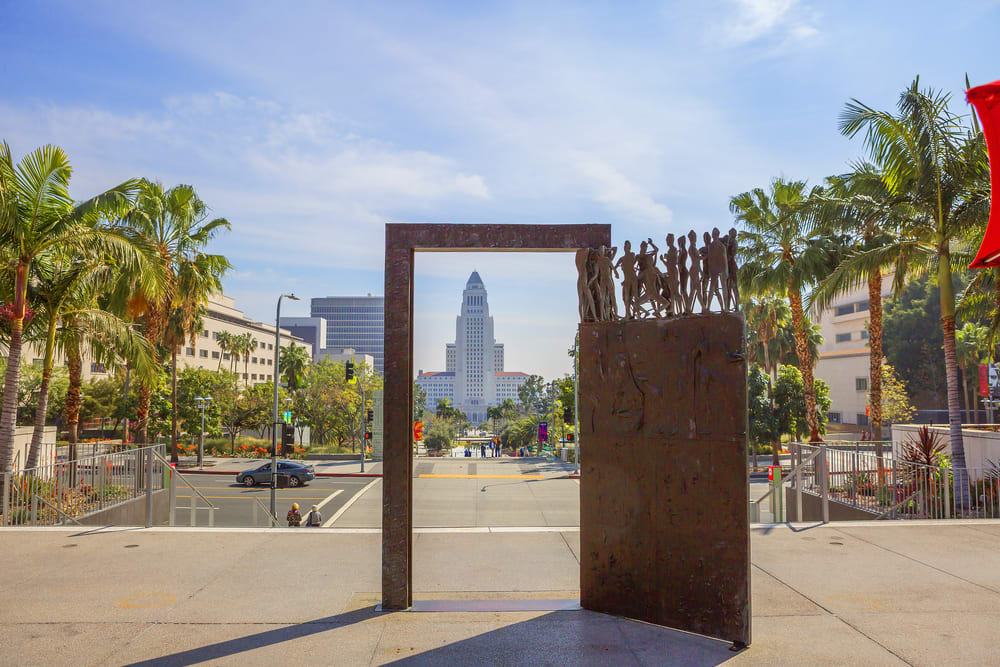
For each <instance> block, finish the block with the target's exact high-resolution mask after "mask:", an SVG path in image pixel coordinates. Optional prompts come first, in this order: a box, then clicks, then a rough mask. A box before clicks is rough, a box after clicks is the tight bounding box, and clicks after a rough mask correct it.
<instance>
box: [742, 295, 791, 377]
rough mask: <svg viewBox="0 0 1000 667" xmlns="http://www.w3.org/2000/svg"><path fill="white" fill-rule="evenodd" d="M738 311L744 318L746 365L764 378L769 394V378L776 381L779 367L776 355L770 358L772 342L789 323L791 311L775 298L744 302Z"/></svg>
mask: <svg viewBox="0 0 1000 667" xmlns="http://www.w3.org/2000/svg"><path fill="white" fill-rule="evenodd" d="M742 309H743V312H744V313H745V314H746V322H747V330H748V331H747V338H748V341H749V343H750V344H749V345H748V348H749V350H748V352H749V355H750V362H751V363H757V364H758V365H759V366H761V367H762V368H763V369H764V371H765V372H766V373H767V374H768V388H769V390H770V386H771V378H772V377H776V374H777V372H778V365H779V364H780V363H781V361H780V356H781V355H780V353H779V354H777V355H775V354H774V352H775V350H774V345H773V342H774V341H775V340H777V339H778V336H779V333H780V331H781V329H782V328H784V327H787V326H788V324H789V322H790V321H791V317H792V314H791V309H790V308H789V307H788V302H787V301H786V300H785V299H782V298H781V297H777V296H763V297H761V298H760V299H747V300H746V301H744V303H743V305H742Z"/></svg>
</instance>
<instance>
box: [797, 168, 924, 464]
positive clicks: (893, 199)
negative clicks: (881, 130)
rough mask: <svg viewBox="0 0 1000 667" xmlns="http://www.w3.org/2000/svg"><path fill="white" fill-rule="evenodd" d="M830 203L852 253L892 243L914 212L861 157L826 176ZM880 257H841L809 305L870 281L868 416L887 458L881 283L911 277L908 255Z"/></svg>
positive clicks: (831, 224)
mask: <svg viewBox="0 0 1000 667" xmlns="http://www.w3.org/2000/svg"><path fill="white" fill-rule="evenodd" d="M827 183H828V185H829V189H828V192H829V197H828V200H829V203H830V204H831V206H827V207H826V208H825V211H826V215H825V216H824V218H825V224H824V225H823V227H824V230H825V231H826V232H828V233H839V234H845V235H847V237H848V238H850V239H851V241H850V245H851V247H850V249H849V256H853V255H860V254H863V253H866V252H868V251H870V250H879V249H885V248H887V247H892V246H893V244H894V243H895V241H896V240H897V239H898V231H899V226H900V221H901V220H902V219H905V218H906V216H907V215H909V214H910V213H911V210H910V208H909V206H908V204H907V202H906V199H905V197H903V196H901V195H900V194H898V193H893V192H891V191H890V190H889V189H888V188H887V187H886V184H885V180H884V179H883V174H882V172H881V171H880V170H879V169H878V168H877V167H876V166H875V165H873V164H871V163H869V162H861V163H859V164H857V165H855V167H854V171H852V172H850V173H847V174H842V175H839V176H831V177H830V178H828V179H827ZM873 256H878V257H881V262H875V263H871V262H868V263H858V262H853V261H844V262H842V263H841V264H840V265H839V266H838V267H837V268H836V269H835V270H834V271H832V272H831V273H830V275H829V276H827V278H825V279H824V280H822V281H820V283H819V285H817V286H816V289H814V290H813V292H812V294H811V295H810V301H809V307H810V309H812V310H814V311H816V312H818V311H821V310H823V309H825V308H827V307H829V305H830V303H831V302H832V301H833V299H834V298H835V297H837V296H839V295H841V294H843V293H845V292H847V291H850V290H854V289H857V288H858V287H860V286H861V285H862V284H866V283H867V287H868V347H869V350H870V353H869V362H868V377H869V380H868V392H869V396H870V400H869V407H870V409H871V414H870V417H869V421H870V423H871V428H872V439H873V440H874V441H875V454H876V456H877V457H878V458H879V460H881V458H882V314H883V308H882V283H883V277H884V275H886V272H891V271H893V270H894V267H895V265H896V264H899V263H902V266H900V267H899V268H900V270H899V271H896V272H895V274H894V280H893V284H892V292H893V293H896V292H897V291H898V290H899V289H901V288H902V286H903V281H904V279H905V278H906V268H905V256H896V257H893V256H891V255H886V254H877V255H870V257H873Z"/></svg>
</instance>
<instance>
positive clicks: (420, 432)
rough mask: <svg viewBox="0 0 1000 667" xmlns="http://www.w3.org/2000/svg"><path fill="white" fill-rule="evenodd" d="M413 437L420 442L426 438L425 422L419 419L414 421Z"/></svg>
mask: <svg viewBox="0 0 1000 667" xmlns="http://www.w3.org/2000/svg"><path fill="white" fill-rule="evenodd" d="M413 439H414V440H415V441H417V442H420V441H421V440H423V439H424V423H423V422H420V421H417V422H413Z"/></svg>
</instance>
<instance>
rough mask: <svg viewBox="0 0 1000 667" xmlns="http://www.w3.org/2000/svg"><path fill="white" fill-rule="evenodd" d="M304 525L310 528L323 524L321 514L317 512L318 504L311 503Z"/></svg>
mask: <svg viewBox="0 0 1000 667" xmlns="http://www.w3.org/2000/svg"><path fill="white" fill-rule="evenodd" d="M306 525H307V526H309V527H310V528H319V527H320V526H322V525H323V515H322V514H320V513H319V505H313V506H312V509H311V510H309V516H308V517H307V518H306Z"/></svg>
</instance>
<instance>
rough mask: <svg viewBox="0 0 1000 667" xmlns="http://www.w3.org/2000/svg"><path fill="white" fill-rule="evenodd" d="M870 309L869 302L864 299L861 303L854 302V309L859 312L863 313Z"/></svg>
mask: <svg viewBox="0 0 1000 667" xmlns="http://www.w3.org/2000/svg"><path fill="white" fill-rule="evenodd" d="M866 310H868V302H867V301H862V302H860V303H856V304H854V311H855V312H857V313H863V312H865V311H866Z"/></svg>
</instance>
